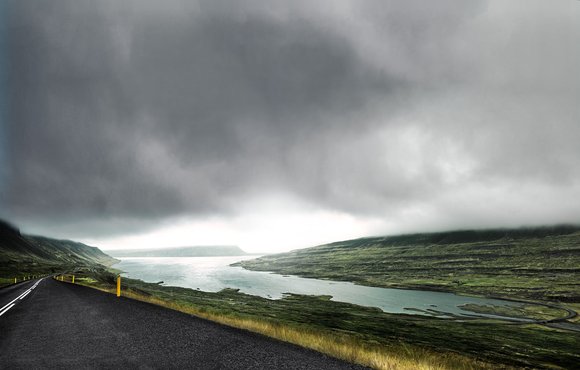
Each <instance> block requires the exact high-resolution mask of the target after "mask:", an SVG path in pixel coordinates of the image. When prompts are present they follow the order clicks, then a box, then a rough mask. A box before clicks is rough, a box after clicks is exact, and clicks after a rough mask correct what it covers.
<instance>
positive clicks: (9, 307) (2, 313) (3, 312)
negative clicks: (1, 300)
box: [0, 303, 14, 316]
mask: <svg viewBox="0 0 580 370" xmlns="http://www.w3.org/2000/svg"><path fill="white" fill-rule="evenodd" d="M4 307H6V306H4ZM12 307H14V303H12V304H11V305H10V306H8V308H7V309H5V310H4V311H2V312H0V316H2V315H4V314H5V313H6V312H8V310H9V309H11V308H12Z"/></svg>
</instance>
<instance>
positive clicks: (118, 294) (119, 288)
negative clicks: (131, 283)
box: [117, 275, 121, 297]
mask: <svg viewBox="0 0 580 370" xmlns="http://www.w3.org/2000/svg"><path fill="white" fill-rule="evenodd" d="M120 296H121V275H117V297H120Z"/></svg>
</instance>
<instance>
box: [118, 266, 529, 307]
mask: <svg viewBox="0 0 580 370" xmlns="http://www.w3.org/2000/svg"><path fill="white" fill-rule="evenodd" d="M256 257H257V256H245V257H239V256H237V257H135V258H123V259H122V260H121V262H120V263H118V264H117V265H115V268H118V269H120V270H123V271H124V274H123V275H124V276H127V277H130V278H133V279H141V280H143V281H146V282H154V283H157V282H161V281H162V282H163V285H169V286H179V287H184V288H192V289H199V290H202V291H206V292H218V291H220V290H222V289H226V288H231V289H239V290H240V292H242V293H246V294H250V295H256V296H260V297H264V298H268V299H280V298H283V296H284V295H285V294H287V293H293V294H304V295H330V296H332V300H334V301H339V302H347V303H353V304H358V305H361V306H368V307H378V308H380V309H382V310H383V311H385V312H390V313H406V314H424V313H422V312H418V311H413V310H407V309H406V308H413V309H419V310H436V311H442V312H445V313H449V314H455V315H468V314H470V313H469V312H467V311H464V310H462V309H461V308H459V307H458V306H460V305H463V304H466V303H474V304H480V305H483V304H488V305H491V304H493V305H518V304H517V303H513V302H508V301H502V300H496V299H485V298H475V297H464V296H458V295H455V294H451V293H440V292H429V291H419V290H405V289H385V288H374V287H367V286H361V285H355V284H353V283H349V282H337V281H328V280H319V279H306V278H301V277H297V276H287V275H278V274H273V273H269V272H261V271H250V270H246V269H244V268H242V267H232V266H229V265H230V264H232V263H235V262H238V261H242V260H247V259H253V258H256ZM479 316H488V317H493V316H492V315H479Z"/></svg>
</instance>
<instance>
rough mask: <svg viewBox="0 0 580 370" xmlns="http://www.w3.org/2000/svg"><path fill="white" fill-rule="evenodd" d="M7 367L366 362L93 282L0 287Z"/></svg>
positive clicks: (2, 357)
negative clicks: (87, 284) (95, 285)
mask: <svg viewBox="0 0 580 370" xmlns="http://www.w3.org/2000/svg"><path fill="white" fill-rule="evenodd" d="M0 308H1V310H0V315H1V316H0V368H2V369H12V368H15V369H18V368H21V369H33V368H42V369H51V368H54V369H57V368H58V369H63V368H69V369H72V368H74V369H82V368H139V369H151V368H159V369H169V368H180V369H184V368H187V369H361V367H358V366H355V365H351V364H348V363H345V362H342V361H339V360H337V359H334V358H331V357H328V356H325V355H323V354H320V353H318V352H314V351H310V350H306V349H304V348H301V347H298V346H294V345H291V344H288V343H283V342H280V341H276V340H272V339H269V338H266V337H264V336H261V335H258V334H254V333H250V332H247V331H243V330H238V329H234V328H230V327H226V326H223V325H219V324H216V323H213V322H210V321H207V320H203V319H199V318H196V317H194V316H191V315H187V314H184V313H180V312H177V311H172V310H168V309H165V308H162V307H158V306H154V305H151V304H148V303H143V302H139V301H134V300H130V299H126V298H123V297H121V298H117V297H115V296H114V295H112V294H107V293H103V292H100V291H97V290H95V289H91V288H87V287H83V286H79V285H73V284H68V283H63V282H59V281H55V280H53V279H51V278H45V279H43V280H34V281H28V282H24V283H21V284H16V285H13V286H10V287H6V288H3V289H0Z"/></svg>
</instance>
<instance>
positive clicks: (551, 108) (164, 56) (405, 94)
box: [0, 0, 580, 234]
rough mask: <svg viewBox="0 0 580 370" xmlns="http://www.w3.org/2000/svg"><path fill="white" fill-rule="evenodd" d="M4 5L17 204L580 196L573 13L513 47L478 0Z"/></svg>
mask: <svg viewBox="0 0 580 370" xmlns="http://www.w3.org/2000/svg"><path fill="white" fill-rule="evenodd" d="M8 8H9V13H8V14H9V19H8V27H9V30H8V32H7V37H8V47H7V50H6V51H7V55H8V62H9V83H8V88H7V92H8V94H9V96H10V100H11V105H10V112H9V116H8V118H9V119H8V121H7V122H8V124H7V126H6V127H5V131H6V132H7V135H8V138H9V140H8V141H9V142H8V145H7V161H8V164H9V165H8V166H7V168H8V171H9V172H8V176H7V177H6V178H7V180H4V182H5V183H4V188H5V189H4V191H3V193H2V200H3V202H4V205H5V206H4V209H3V210H2V213H3V215H4V216H5V217H14V218H17V219H21V220H33V221H29V222H31V223H34V222H36V223H37V224H43V223H49V222H55V223H60V222H62V221H65V220H66V221H68V222H71V221H73V220H74V222H75V223H74V224H72V225H73V226H71V228H73V227H74V228H81V229H83V230H84V228H85V227H86V226H83V225H85V224H83V222H84V221H85V220H86V221H87V222H90V223H91V224H90V225H92V227H91V228H92V230H91V232H92V233H94V234H99V233H107V232H116V231H126V229H125V227H131V228H134V229H138V228H139V227H141V226H143V227H144V226H147V225H153V224H154V223H155V222H156V221H157V220H163V219H167V218H171V217H178V216H184V215H193V216H199V217H203V216H209V215H220V214H230V213H236V211H237V210H238V206H239V204H241V203H243V202H245V201H247V199H253V198H256V197H259V196H260V195H262V194H270V193H274V194H276V193H284V194H290V195H291V196H293V197H296V198H298V199H302V200H303V201H306V202H310V203H313V204H316V205H317V206H320V207H323V208H326V209H333V210H340V211H345V212H348V213H352V214H360V215H384V214H385V212H386V211H385V210H387V209H388V210H389V211H390V212H393V213H394V214H395V213H396V212H398V211H401V212H403V211H405V209H407V208H409V207H410V208H413V207H419V208H421V207H423V206H426V207H442V208H445V204H446V203H445V199H447V198H446V197H447V196H448V194H449V193H450V192H451V193H454V192H458V191H460V190H461V189H471V188H472V187H481V186H485V185H486V184H488V183H494V184H496V185H497V184H500V185H502V186H508V187H509V186H511V184H513V183H517V182H518V181H523V182H526V183H528V182H529V183H531V184H541V185H542V186H544V184H550V183H552V184H553V183H558V186H563V185H562V184H563V183H567V184H568V188H566V190H567V192H565V193H566V194H570V193H573V192H575V191H577V190H575V189H577V186H578V179H579V178H580V174H579V168H580V164H579V163H578V158H580V152H579V149H578V146H577V145H575V144H574V143H575V142H578V141H579V139H580V129H579V128H578V124H577V122H578V121H579V118H580V114H579V111H578V108H576V103H574V101H577V98H578V92H579V86H580V84H579V83H578V80H577V79H575V78H574V77H573V76H574V75H572V74H571V72H573V71H574V67H573V66H574V65H578V64H574V63H575V62H576V61H578V59H579V58H580V57H579V53H578V52H577V51H573V50H570V48H569V47H567V45H568V43H569V41H570V40H573V39H575V38H571V39H570V40H568V41H566V39H565V40H562V37H566V36H567V35H568V34H569V33H570V32H571V31H573V32H576V36H578V35H577V33H578V27H573V26H571V25H570V24H569V23H566V22H562V21H558V20H556V19H542V20H541V21H540V22H539V23H538V22H537V20H536V19H535V18H534V16H536V15H537V13H538V12H536V13H534V12H533V11H530V12H528V11H527V10H525V9H524V10H522V11H521V12H519V13H522V14H518V12H513V14H516V15H515V17H516V18H517V20H518V23H517V24H518V26H517V27H513V28H512V29H507V30H505V29H504V30H503V31H505V32H506V34H509V36H510V37H511V42H509V41H505V35H502V34H500V31H501V30H495V29H494V27H495V26H494V24H495V23H494V21H495V18H494V17H495V15H494V14H492V13H493V9H492V8H490V7H488V6H487V3H485V2H466V1H440V2H439V1H438V2H436V3H434V4H425V2H424V1H380V2H379V1H377V2H363V3H360V2H354V1H353V2H347V1H341V2H328V3H326V2H310V1H307V2H293V3H292V4H286V3H285V2H275V1H274V2H257V1H248V2H243V3H239V2H221V1H199V2H194V1H177V0H172V1H167V2H163V3H162V2H154V1H83V0H74V1H73V0H68V1H66V0H51V1H41V0H37V1H11V2H8ZM528 13H529V14H528ZM501 24H509V22H508V23H506V22H503V23H501ZM534 25H535V26H534ZM534 27H537V28H539V29H540V30H539V31H538V30H537V29H535V28H534ZM532 38H533V40H530V39H532ZM521 43H523V44H521ZM570 45H571V44H570ZM535 48H539V50H537V51H534V49H535ZM498 51H501V52H502V53H501V54H498V53H497V52H498ZM546 52H549V56H545V55H544V54H545V53H546ZM522 62H525V63H524V64H523V65H522ZM579 64H580V63H579ZM552 69H554V70H552ZM547 70H549V71H548V72H546V71H547ZM1 134H2V133H1V131H0V135H1ZM0 139H1V138H0ZM546 186H549V185H546ZM0 190H1V189H0ZM439 203H441V204H439ZM451 208H453V207H451ZM451 208H450V209H451ZM449 212H450V213H454V214H460V213H461V212H462V210H461V209H459V210H457V211H453V210H452V211H449ZM482 212H483V213H485V214H486V217H488V216H489V217H491V216H492V215H491V214H489V213H486V212H487V211H486V210H482ZM449 217H450V218H451V221H450V222H449V223H450V224H452V223H453V222H452V220H453V217H457V219H456V220H457V222H458V225H460V224H461V222H460V220H461V218H465V215H460V216H453V215H451V216H449ZM87 224H88V223H87ZM95 225H97V226H95ZM97 229H98V230H97Z"/></svg>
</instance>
